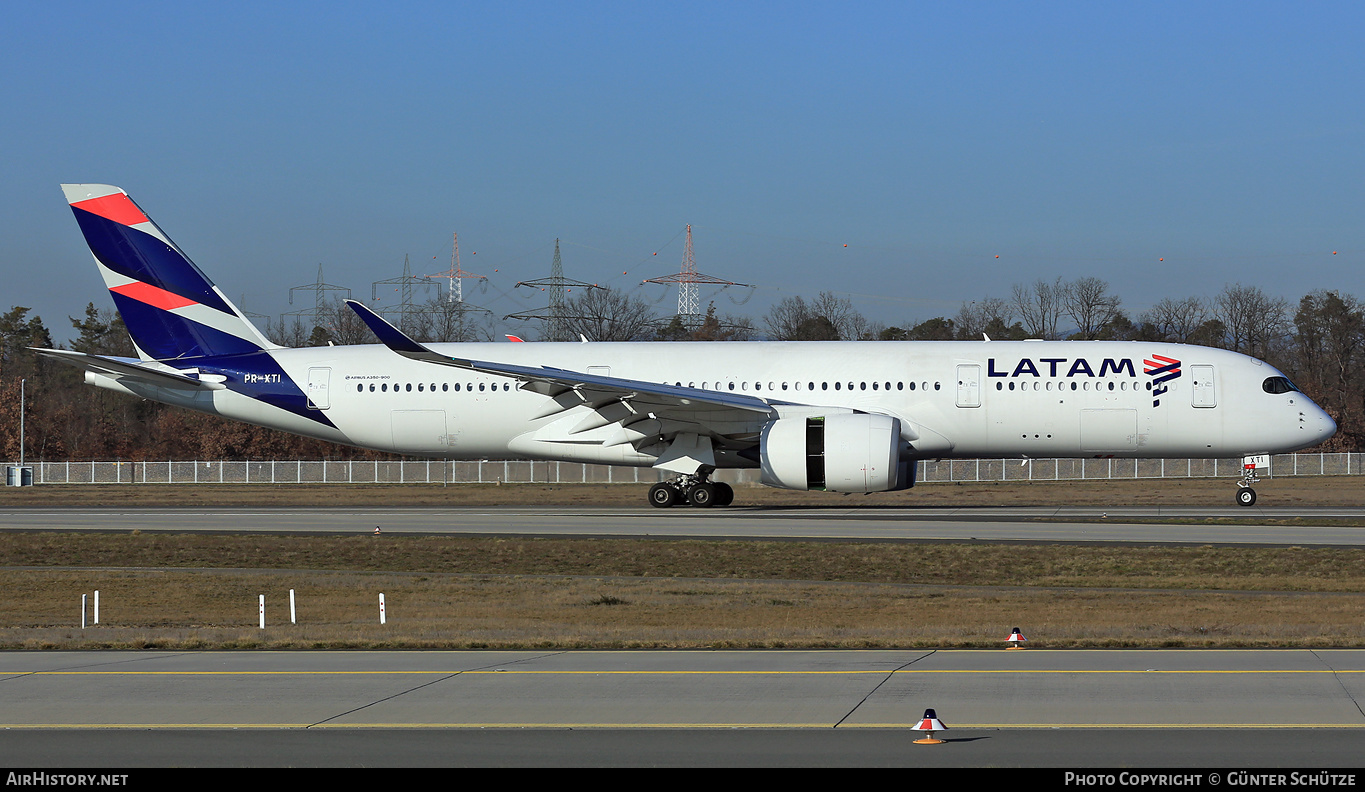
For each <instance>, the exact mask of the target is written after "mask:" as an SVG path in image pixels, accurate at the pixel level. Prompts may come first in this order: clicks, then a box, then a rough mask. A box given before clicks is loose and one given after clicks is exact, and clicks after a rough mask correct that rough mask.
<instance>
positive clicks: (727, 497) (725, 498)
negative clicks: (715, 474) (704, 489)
mask: <svg viewBox="0 0 1365 792" xmlns="http://www.w3.org/2000/svg"><path fill="white" fill-rule="evenodd" d="M714 486H715V488H716V505H717V506H729V505H730V504H732V503H734V502H735V489H734V487H731V486H730V485H729V484H726V483H725V482H724V481H717V482H715V485H714Z"/></svg>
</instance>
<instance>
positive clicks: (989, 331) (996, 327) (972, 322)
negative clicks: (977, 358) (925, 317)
mask: <svg viewBox="0 0 1365 792" xmlns="http://www.w3.org/2000/svg"><path fill="white" fill-rule="evenodd" d="M1012 325H1013V327H1017V328H1019V331H1018V333H1017V334H1016V333H1014V332H1012V327H1011V326H1012ZM953 326H954V327H955V328H956V335H957V338H958V340H960V341H980V340H981V339H982V337H983V336H986V335H989V336H990V337H991V338H995V339H1002V338H1013V337H1015V336H1016V335H1017V336H1019V337H1022V336H1024V335H1025V333H1024V330H1023V327H1022V326H1021V325H1018V324H1016V323H1015V321H1014V306H1013V304H1012V303H1010V301H1009V300H1003V299H1001V298H999V297H987V298H985V299H983V300H973V301H971V302H965V303H963V304H962V308H961V309H960V310H959V311H958V312H957V317H956V318H955V319H954V320H953Z"/></svg>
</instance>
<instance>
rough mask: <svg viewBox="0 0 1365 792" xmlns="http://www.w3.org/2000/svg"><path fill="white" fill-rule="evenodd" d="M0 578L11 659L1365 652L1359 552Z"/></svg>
mask: <svg viewBox="0 0 1365 792" xmlns="http://www.w3.org/2000/svg"><path fill="white" fill-rule="evenodd" d="M1232 488H1233V484H1232V483H1231V482H1228V481H1216V482H1210V481H1206V480H1173V481H1158V482H1119V481H1115V482H1086V483H1080V482H1060V483H1046V484H1044V483H1033V484H1009V485H993V484H987V485H926V486H921V487H917V488H916V489H915V490H914V491H913V492H911V493H901V494H883V495H875V496H868V497H866V498H860V497H859V498H842V497H841V496H837V495H836V496H831V495H824V494H821V493H787V492H780V491H773V490H758V489H755V490H749V489H742V490H740V495H739V497H737V499H736V503H737V504H739V505H745V504H748V505H752V506H778V505H783V506H797V507H799V506H806V505H840V506H845V505H853V504H859V505H862V504H866V505H868V506H871V507H876V506H878V505H887V504H895V505H926V506H943V505H964V506H965V505H1002V506H1003V505H1074V504H1086V503H1090V504H1094V505H1114V504H1122V503H1150V502H1160V503H1191V504H1193V503H1207V502H1210V499H1212V498H1218V499H1219V501H1220V502H1221V500H1222V499H1223V498H1226V499H1227V500H1228V501H1231V494H1232ZM1258 489H1259V490H1260V492H1261V495H1262V500H1261V503H1262V505H1275V504H1276V503H1285V504H1291V503H1292V504H1299V505H1303V504H1310V505H1311V504H1322V505H1365V485H1363V484H1362V480H1361V479H1355V478H1301V479H1277V480H1274V481H1270V482H1265V483H1263V484H1262V485H1261V486H1260V487H1259V488H1258ZM643 497H644V491H643V488H642V487H636V486H627V485H565V486H561V487H540V486H535V485H515V486H502V487H495V486H471V485H460V486H452V487H446V488H443V487H440V486H434V487H431V486H420V487H411V486H409V487H402V486H379V487H351V486H333V485H328V486H318V487H285V486H281V487H252V488H244V487H235V486H204V487H191V486H185V485H174V486H161V487H158V486H148V485H139V486H97V487H80V486H60V487H58V486H51V487H35V488H28V489H24V490H19V489H18V488H13V489H9V490H7V491H6V492H4V494H3V496H2V497H0V508H5V507H9V506H21V505H27V506H47V507H51V506H64V505H84V506H118V505H123V506H135V505H138V506H169V505H175V506H182V507H183V506H186V505H202V506H233V505H242V506H246V505H252V506H259V505H270V506H281V507H284V506H307V505H327V506H347V505H354V506H360V505H367V506H377V505H399V504H401V505H410V506H420V505H430V506H439V505H521V504H527V503H535V504H540V505H588V504H594V505H598V504H605V505H628V506H639V505H640V504H641V503H642V502H643ZM1148 499H1156V500H1155V501H1153V500H1148ZM0 567H2V568H0V591H4V592H5V596H4V597H3V599H2V600H0V648H6V649H56V648H138V647H143V648H165V649H214V648H249V647H261V648H301V649H303V648H480V647H495V648H545V649H548V648H583V647H600V648H631V647H679V648H708V647H754V648H763V647H847V648H868V647H972V646H980V647H987V646H1002V645H1003V640H1004V638H1005V637H1006V636H1007V635H1008V634H1009V631H1010V628H1011V627H1015V626H1018V627H1021V628H1023V630H1024V633H1025V635H1027V636H1028V637H1029V638H1030V639H1031V644H1032V645H1035V646H1049V647H1091V646H1098V647H1108V646H1113V647H1212V646H1217V647H1238V646H1291V647H1319V646H1355V647H1359V646H1365V550H1359V549H1343V548H1297V547H1290V548H1213V547H1185V548H1173V547H1112V546H1050V545H1038V546H1020V545H1014V544H1009V545H991V544H914V543H904V544H894V543H891V544H886V543H884V544H860V543H856V542H848V543H837V542H819V543H807V542H761V541H695V540H689V541H661V540H642V539H603V540H585V539H549V538H546V539H496V538H468V537H432V536H421V537H403V536H383V537H372V536H355V537H308V536H283V535H282V536H262V535H225V536H199V535H189V534H165V533H136V532H133V533H84V534H83V533H71V534H57V533H39V532H33V533H26V532H0ZM95 589H98V590H99V591H100V592H101V611H102V612H101V617H102V618H101V621H102V624H101V625H100V626H98V627H91V628H88V629H85V630H81V629H79V624H80V612H79V608H80V596H81V594H82V593H89V592H92V591H94V590H95ZM290 589H294V590H295V592H296V596H297V598H298V603H299V605H298V611H299V623H298V624H297V625H291V624H289V623H288V610H287V603H288V591H289V590H290ZM381 592H382V593H384V594H385V598H386V601H387V612H388V616H389V620H388V624H387V625H384V626H380V625H379V623H378V595H379V594H380V593H381ZM261 594H264V595H265V596H266V602H267V628H266V629H265V630H261V629H259V628H258V627H257V601H258V600H257V597H258V596H259V595H261Z"/></svg>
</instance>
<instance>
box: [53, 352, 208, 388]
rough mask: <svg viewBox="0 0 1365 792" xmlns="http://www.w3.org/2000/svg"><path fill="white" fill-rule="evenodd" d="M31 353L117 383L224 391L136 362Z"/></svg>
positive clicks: (63, 353) (174, 372)
mask: <svg viewBox="0 0 1365 792" xmlns="http://www.w3.org/2000/svg"><path fill="white" fill-rule="evenodd" d="M30 348H31V349H33V351H34V352H36V353H38V354H39V355H42V356H43V357H50V358H52V359H53V360H59V361H61V362H63V363H65V364H67V365H68V366H75V367H76V368H81V369H85V370H86V371H92V372H94V373H96V374H103V375H104V376H106V377H115V378H118V379H133V380H138V381H140V382H144V383H147V384H148V385H156V386H157V387H161V388H179V389H181V390H191V391H193V390H222V389H223V388H225V387H227V386H225V385H223V383H221V382H209V381H207V380H201V379H199V378H198V376H197V374H196V375H193V376H191V375H188V374H185V373H181V372H176V371H173V370H169V369H159V368H151V367H150V366H148V365H146V364H144V363H143V362H142V361H140V360H137V359H136V358H115V357H103V356H100V355H87V354H85V353H84V352H72V351H70V350H67V349H38V348H36V347H30Z"/></svg>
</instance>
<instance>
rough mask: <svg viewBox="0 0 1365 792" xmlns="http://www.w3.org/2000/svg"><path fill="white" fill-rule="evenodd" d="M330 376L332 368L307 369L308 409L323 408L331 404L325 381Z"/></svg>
mask: <svg viewBox="0 0 1365 792" xmlns="http://www.w3.org/2000/svg"><path fill="white" fill-rule="evenodd" d="M331 376H332V370H331V369H329V368H310V369H308V409H310V410H325V409H327V408H328V407H330V406H332V404H331V399H330V398H329V397H328V396H327V381H328V380H329V379H331Z"/></svg>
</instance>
